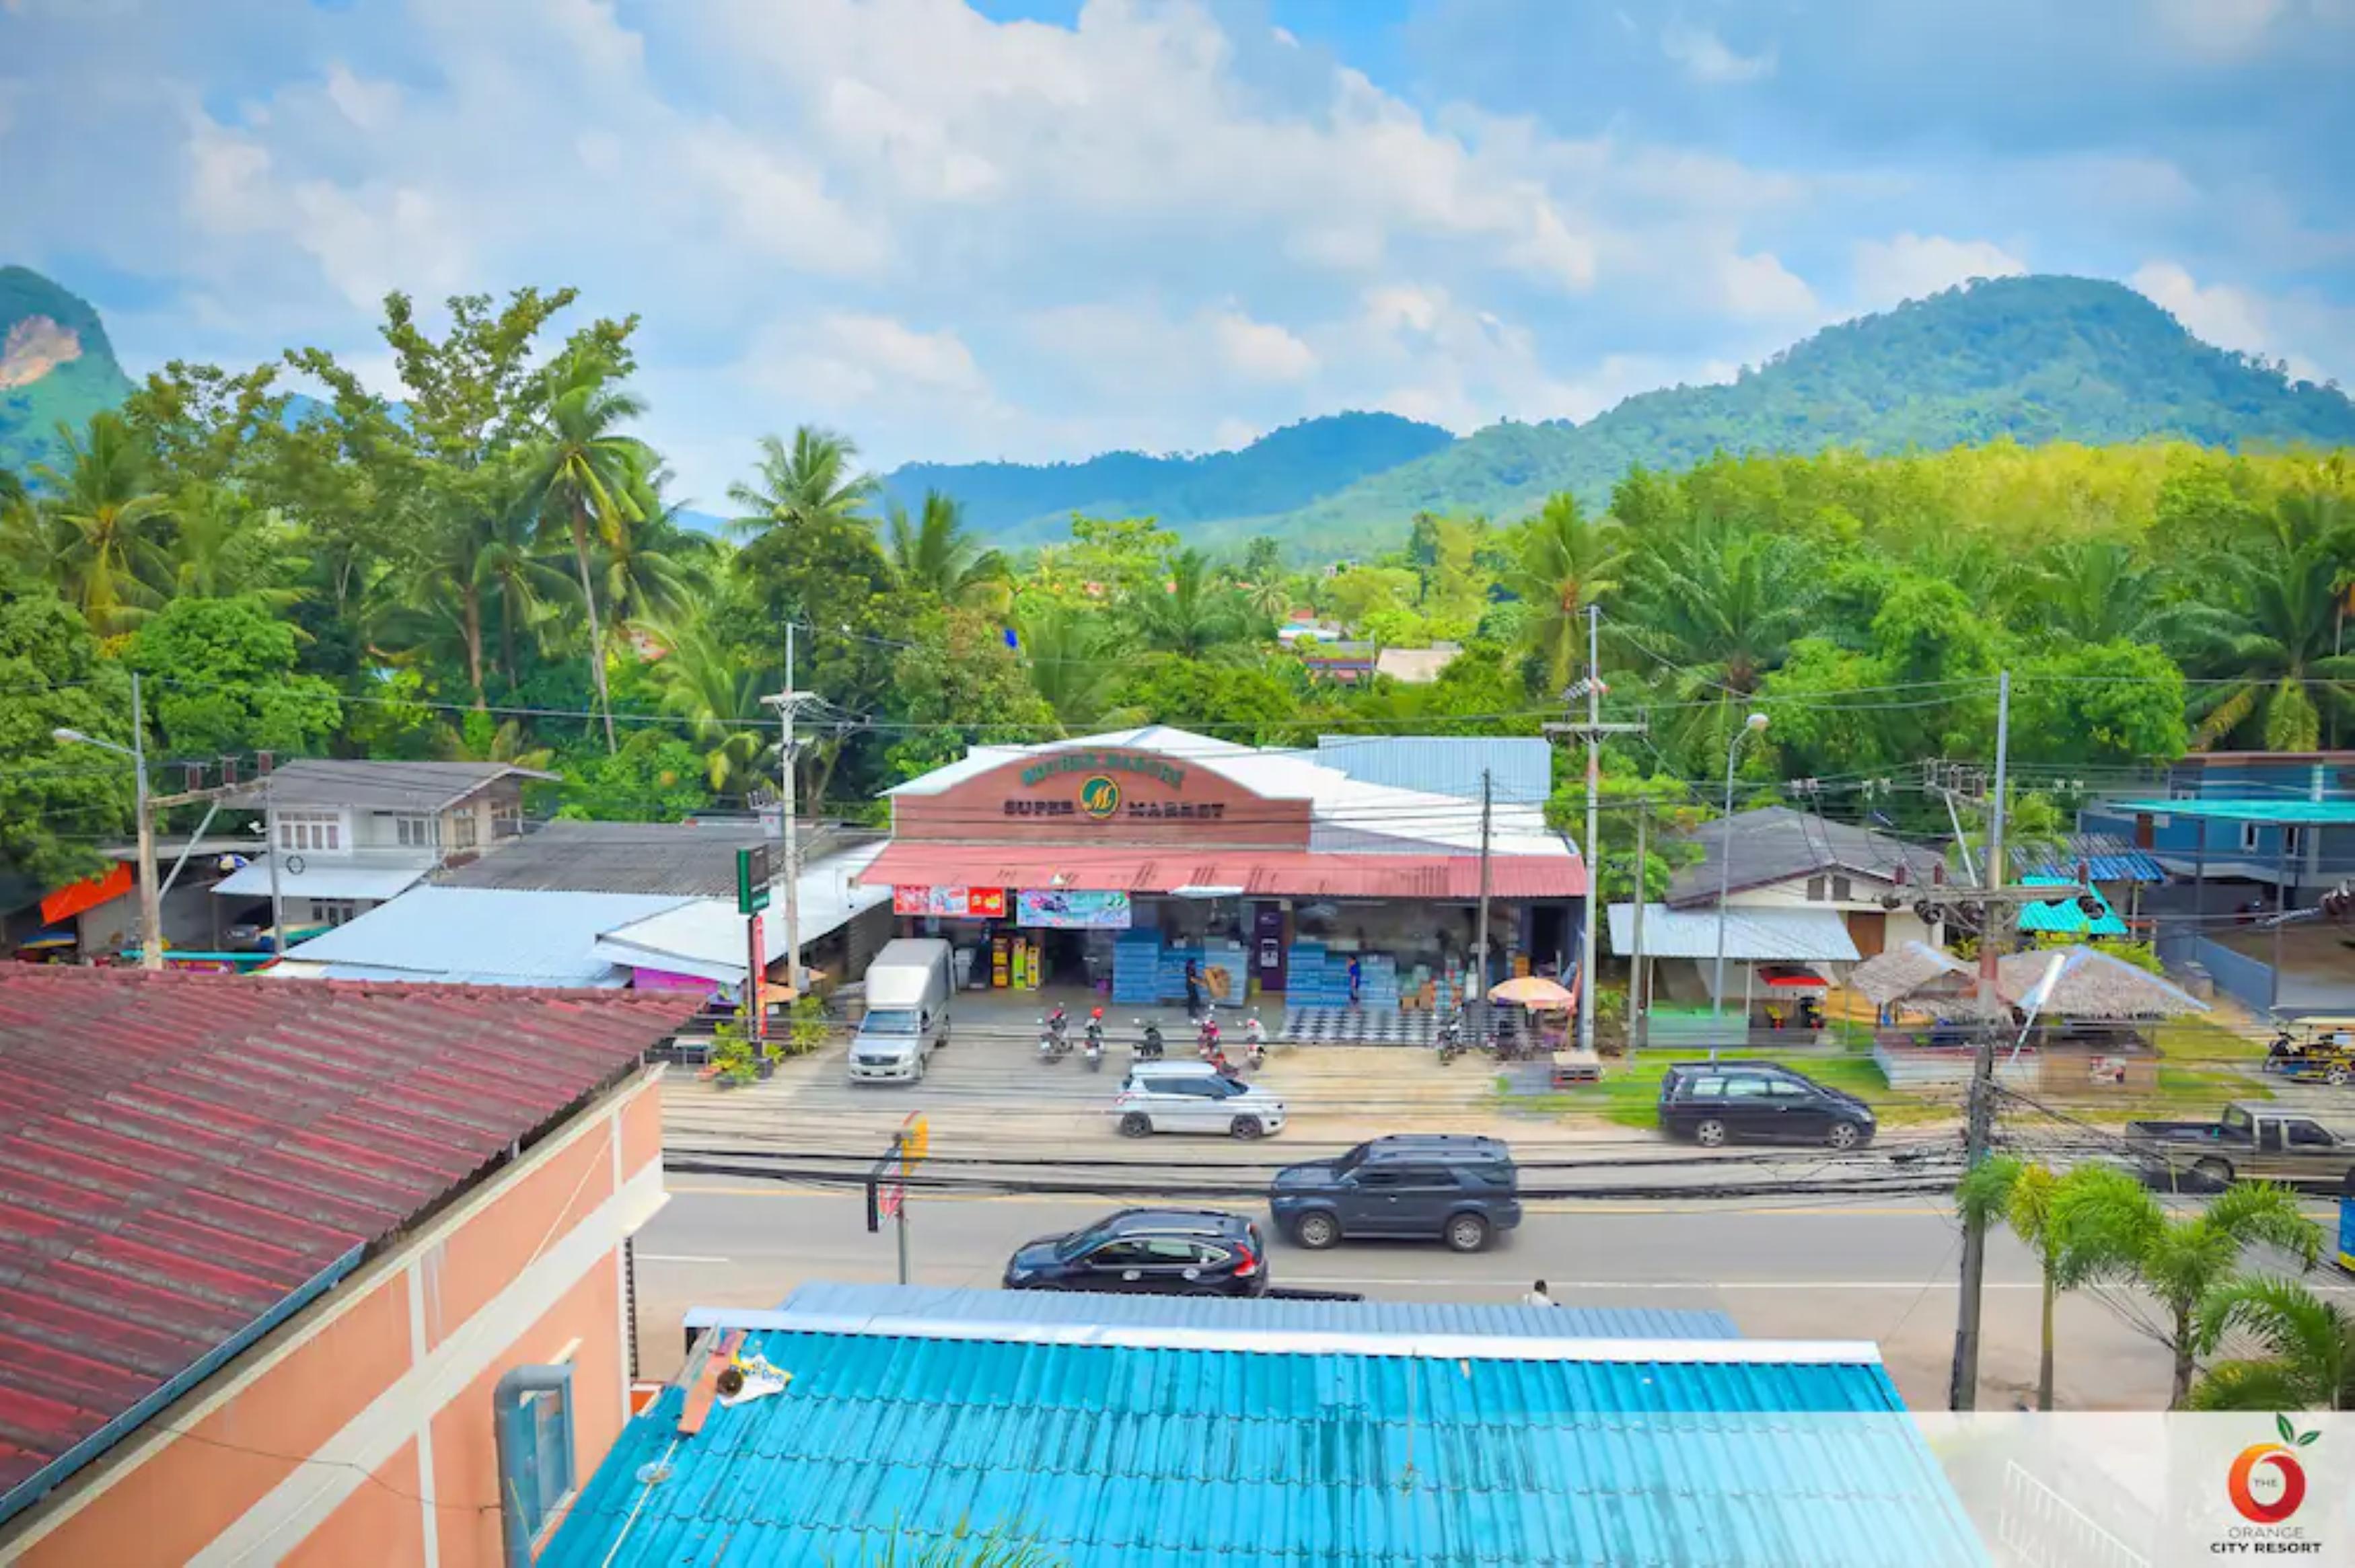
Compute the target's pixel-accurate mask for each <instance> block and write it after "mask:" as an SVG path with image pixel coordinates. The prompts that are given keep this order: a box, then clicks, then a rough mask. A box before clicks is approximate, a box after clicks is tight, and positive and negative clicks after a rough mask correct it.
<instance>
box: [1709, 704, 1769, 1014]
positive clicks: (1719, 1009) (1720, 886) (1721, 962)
mask: <svg viewBox="0 0 2355 1568" xmlns="http://www.w3.org/2000/svg"><path fill="white" fill-rule="evenodd" d="M1765 727H1766V715H1764V714H1752V715H1750V716H1749V717H1748V718H1747V719H1745V720H1743V721H1742V727H1741V728H1740V729H1737V730H1735V731H1734V732H1733V739H1732V742H1731V743H1730V744H1728V745H1727V747H1726V748H1725V829H1724V831H1723V832H1721V833H1719V834H1718V844H1717V973H1716V975H1715V977H1714V978H1713V979H1712V980H1711V981H1710V991H1709V1018H1710V1023H1711V1024H1712V1025H1713V1024H1715V1023H1716V1022H1717V1021H1718V1020H1719V1019H1721V1018H1722V1017H1724V1016H1725V901H1726V899H1727V898H1728V897H1730V896H1732V892H1733V764H1734V759H1735V758H1738V757H1740V756H1741V755H1742V742H1743V741H1745V740H1747V739H1749V738H1750V737H1751V736H1753V735H1756V734H1758V733H1759V732H1761V731H1762V730H1764V728H1765ZM1710 1033H1711V1035H1712V1036H1714V1034H1715V1033H1716V1031H1715V1029H1714V1028H1712V1029H1711V1030H1710ZM1749 1033H1750V1020H1749V1019H1748V1018H1746V1017H1745V1018H1744V1019H1743V1020H1742V1036H1743V1038H1745V1039H1747V1038H1748V1037H1749ZM1714 1048H1715V1047H1714V1044H1712V1046H1711V1049H1714Z"/></svg>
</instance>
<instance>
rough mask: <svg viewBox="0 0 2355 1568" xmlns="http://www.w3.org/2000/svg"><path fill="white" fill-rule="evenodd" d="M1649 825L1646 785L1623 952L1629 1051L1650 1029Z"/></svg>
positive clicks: (1641, 1044) (1639, 809)
mask: <svg viewBox="0 0 2355 1568" xmlns="http://www.w3.org/2000/svg"><path fill="white" fill-rule="evenodd" d="M1651 828H1652V792H1651V791H1650V790H1649V789H1646V790H1645V791H1644V793H1643V794H1641V795H1639V796H1637V797H1636V894H1635V899H1636V907H1635V908H1634V909H1633V910H1632V911H1630V913H1632V914H1633V915H1634V916H1635V919H1634V920H1633V921H1632V922H1631V923H1632V924H1633V925H1634V926H1635V927H1636V931H1635V941H1634V942H1633V943H1632V944H1631V946H1632V947H1633V948H1634V949H1635V950H1634V951H1633V952H1631V953H1629V954H1628V955H1627V1050H1628V1052H1629V1053H1630V1054H1631V1055H1632V1054H1633V1053H1635V1052H1637V1051H1640V1050H1642V1049H1643V1048H1644V1043H1645V1039H1646V1036H1647V1035H1648V1034H1649V1033H1651V1030H1650V1027H1649V1024H1648V1021H1647V1018H1648V1014H1649V1012H1650V1010H1651V1001H1652V999H1651V995H1650V991H1649V986H1648V981H1649V980H1650V979H1651V977H1650V976H1649V975H1647V974H1646V973H1645V972H1644V904H1645V901H1646V899H1647V898H1648V897H1649V896H1650V892H1649V890H1648V889H1646V887H1645V885H1644V869H1645V867H1646V864H1647V863H1648V862H1647V860H1646V843H1645V841H1646V839H1648V838H1649V837H1650V836H1651Z"/></svg>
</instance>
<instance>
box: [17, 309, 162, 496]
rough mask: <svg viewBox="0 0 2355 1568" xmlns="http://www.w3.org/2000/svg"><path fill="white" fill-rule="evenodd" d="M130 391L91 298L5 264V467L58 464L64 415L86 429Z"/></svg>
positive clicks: (75, 426) (70, 421)
mask: <svg viewBox="0 0 2355 1568" xmlns="http://www.w3.org/2000/svg"><path fill="white" fill-rule="evenodd" d="M130 391H131V378H130V377H129V376H125V375H124V374H123V366H120V365H117V364H116V363H115V361H114V347H113V345H112V344H110V343H108V342H107V341H106V329H105V328H104V327H103V326H101V325H100V324H99V320H98V313H97V312H96V311H94V310H92V309H91V306H90V304H89V302H87V301H85V300H82V299H80V298H79V297H78V296H76V295H74V294H70V293H69V292H67V291H65V290H63V289H61V288H59V287H58V285H57V284H55V283H52V282H51V281H49V280H48V279H47V278H44V277H42V276H41V275H40V274H39V273H38V272H35V271H32V270H29V269H27V268H24V267H0V468H5V469H9V470H12V471H16V472H18V473H22V472H24V471H26V470H27V469H29V468H30V467H32V465H33V464H35V463H37V462H52V461H56V459H57V458H58V456H59V450H58V445H57V427H58V424H59V421H60V420H62V421H63V422H65V423H66V424H68V425H70V426H72V427H73V428H74V429H80V428H81V427H82V426H83V425H84V424H86V423H87V422H88V421H89V419H90V417H91V415H92V414H95V413H97V412H98V411H99V410H100V409H101V408H113V407H114V406H115V405H116V404H118V403H120V402H122V401H123V398H124V397H126V396H127V395H128V394H129V393H130Z"/></svg>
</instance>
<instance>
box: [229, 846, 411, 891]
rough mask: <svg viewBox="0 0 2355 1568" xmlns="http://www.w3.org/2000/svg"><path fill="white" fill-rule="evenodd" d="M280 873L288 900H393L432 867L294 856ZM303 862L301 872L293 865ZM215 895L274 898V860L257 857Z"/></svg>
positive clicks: (231, 876) (235, 874) (238, 870)
mask: <svg viewBox="0 0 2355 1568" xmlns="http://www.w3.org/2000/svg"><path fill="white" fill-rule="evenodd" d="M286 861H287V863H285V864H283V865H282V866H280V868H279V872H278V891H279V892H280V893H281V894H282V895H284V896H286V897H288V898H376V899H383V898H392V897H395V896H397V895H400V894H402V893H406V892H407V891H408V890H409V889H410V888H411V887H414V886H416V885H417V884H418V883H419V882H420V881H421V880H423V878H424V876H425V873H426V870H427V868H428V866H429V864H430V863H429V862H426V861H423V860H416V861H412V862H410V863H407V864H403V865H385V864H383V863H360V862H354V861H349V860H330V859H328V858H326V857H325V856H324V855H317V854H312V855H300V854H290V855H288V856H287V857H286ZM296 861H300V862H301V863H302V866H301V869H300V870H297V869H295V867H294V865H293V863H294V862H296ZM213 891H214V892H215V893H218V894H219V895H221V896H222V897H224V898H267V897H269V896H270V856H269V855H268V854H266V853H263V854H258V855H256V856H255V857H254V858H253V859H252V860H251V861H250V862H249V863H247V864H244V865H241V866H240V867H238V868H237V869H236V870H235V871H233V872H230V873H229V874H228V875H227V876H224V877H222V878H221V879H220V880H219V881H218V882H216V883H215V884H213Z"/></svg>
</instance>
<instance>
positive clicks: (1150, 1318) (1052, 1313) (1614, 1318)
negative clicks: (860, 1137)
mask: <svg viewBox="0 0 2355 1568" xmlns="http://www.w3.org/2000/svg"><path fill="white" fill-rule="evenodd" d="M1276 1283H1277V1285H1278V1286H1279V1287H1281V1286H1282V1284H1283V1281H1282V1280H1281V1279H1280V1278H1279V1279H1278V1280H1277V1281H1276ZM780 1310H783V1311H786V1312H798V1313H805V1314H811V1315H816V1316H826V1317H854V1318H855V1317H870V1316H890V1317H909V1318H925V1319H934V1320H946V1321H950V1322H958V1323H1102V1324H1108V1325H1118V1326H1122V1327H1129V1328H1156V1329H1165V1328H1166V1329H1232V1330H1252V1329H1285V1330H1303V1331H1316V1332H1344V1333H1345V1332H1359V1333H1378V1334H1417V1333H1427V1334H1499V1335H1513V1336H1521V1337H1538V1338H1546V1339H1600V1340H1738V1339H1740V1338H1741V1337H1742V1330H1739V1329H1737V1328H1735V1327H1734V1326H1733V1319H1731V1318H1729V1317H1727V1316H1726V1315H1725V1314H1724V1313H1722V1312H1705V1311H1695V1310H1692V1309H1689V1308H1665V1307H1523V1306H1520V1305H1518V1304H1515V1305H1510V1306H1507V1305H1501V1304H1493V1303H1487V1302H1463V1301H1286V1300H1284V1299H1281V1298H1277V1299H1273V1300H1265V1299H1262V1300H1240V1299H1234V1298H1228V1297H1223V1296H1205V1297H1190V1296H1106V1295H1096V1294H1092V1293H1082V1294H1075V1295H1066V1294H1063V1293H1061V1292H1060V1291H1051V1290H960V1289H951V1288H947V1287H934V1286H901V1285H840V1284H836V1283H834V1282H833V1281H831V1280H822V1281H818V1282H816V1283H814V1284H810V1285H805V1286H802V1287H800V1288H798V1289H796V1290H795V1291H794V1293H793V1294H792V1295H791V1296H789V1297H787V1298H785V1301H784V1305H783V1307H782V1308H780ZM719 1315H720V1316H723V1317H724V1316H725V1313H724V1312H723V1313H721V1314H719ZM690 1326H691V1320H690Z"/></svg>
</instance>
